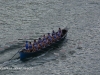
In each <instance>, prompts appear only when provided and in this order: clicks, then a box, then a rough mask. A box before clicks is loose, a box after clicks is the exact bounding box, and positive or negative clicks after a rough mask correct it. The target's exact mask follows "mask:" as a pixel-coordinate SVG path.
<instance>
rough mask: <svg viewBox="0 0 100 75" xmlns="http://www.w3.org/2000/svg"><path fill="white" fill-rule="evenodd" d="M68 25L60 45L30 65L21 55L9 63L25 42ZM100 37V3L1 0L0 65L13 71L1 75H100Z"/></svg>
mask: <svg viewBox="0 0 100 75" xmlns="http://www.w3.org/2000/svg"><path fill="white" fill-rule="evenodd" d="M66 26H67V27H68V28H69V32H68V36H67V37H66V39H65V41H64V42H63V43H62V45H61V46H58V47H57V48H53V49H51V50H49V51H48V52H46V53H44V54H42V55H40V56H38V57H35V58H31V59H30V60H29V61H27V62H22V61H20V60H19V58H18V57H19V54H17V55H16V56H15V57H14V58H13V59H12V60H9V59H10V58H11V57H12V56H13V55H14V54H15V53H16V52H17V51H18V50H21V48H22V46H23V44H24V41H25V40H28V41H33V39H37V38H38V37H41V36H42V35H43V34H47V33H48V32H52V30H55V31H57V30H58V28H59V27H61V28H64V27H66ZM99 34H100V1H99V0H73V1H72V0H49V1H47V0H0V66H1V67H9V68H13V69H12V70H1V71H0V75H20V74H21V75H27V74H28V75H31V74H34V75H100V35H99ZM67 39H68V41H67ZM15 67H19V68H20V67H27V68H28V67H32V69H30V70H23V69H21V70H19V69H17V70H14V68H15Z"/></svg>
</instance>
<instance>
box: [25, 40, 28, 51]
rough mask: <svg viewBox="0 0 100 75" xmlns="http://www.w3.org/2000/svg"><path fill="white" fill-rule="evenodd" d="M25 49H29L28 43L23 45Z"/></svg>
mask: <svg viewBox="0 0 100 75" xmlns="http://www.w3.org/2000/svg"><path fill="white" fill-rule="evenodd" d="M25 49H26V50H28V49H29V44H28V41H26V43H25Z"/></svg>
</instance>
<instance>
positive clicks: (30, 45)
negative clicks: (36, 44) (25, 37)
mask: <svg viewBox="0 0 100 75" xmlns="http://www.w3.org/2000/svg"><path fill="white" fill-rule="evenodd" d="M31 49H32V44H31V42H29V50H31Z"/></svg>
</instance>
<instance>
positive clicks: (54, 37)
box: [52, 34, 57, 42]
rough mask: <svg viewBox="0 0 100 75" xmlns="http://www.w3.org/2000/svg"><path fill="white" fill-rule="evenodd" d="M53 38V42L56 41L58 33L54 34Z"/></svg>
mask: <svg viewBox="0 0 100 75" xmlns="http://www.w3.org/2000/svg"><path fill="white" fill-rule="evenodd" d="M52 39H53V42H55V41H56V40H57V36H56V34H52Z"/></svg>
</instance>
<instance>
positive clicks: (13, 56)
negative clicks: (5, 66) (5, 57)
mask: <svg viewBox="0 0 100 75" xmlns="http://www.w3.org/2000/svg"><path fill="white" fill-rule="evenodd" d="M19 51H20V50H18V52H19ZM18 52H17V53H18ZM17 53H15V54H14V55H13V57H14V56H15V55H16V54H17ZM13 57H12V58H13ZM12 58H11V59H12ZM11 59H9V60H11Z"/></svg>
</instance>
